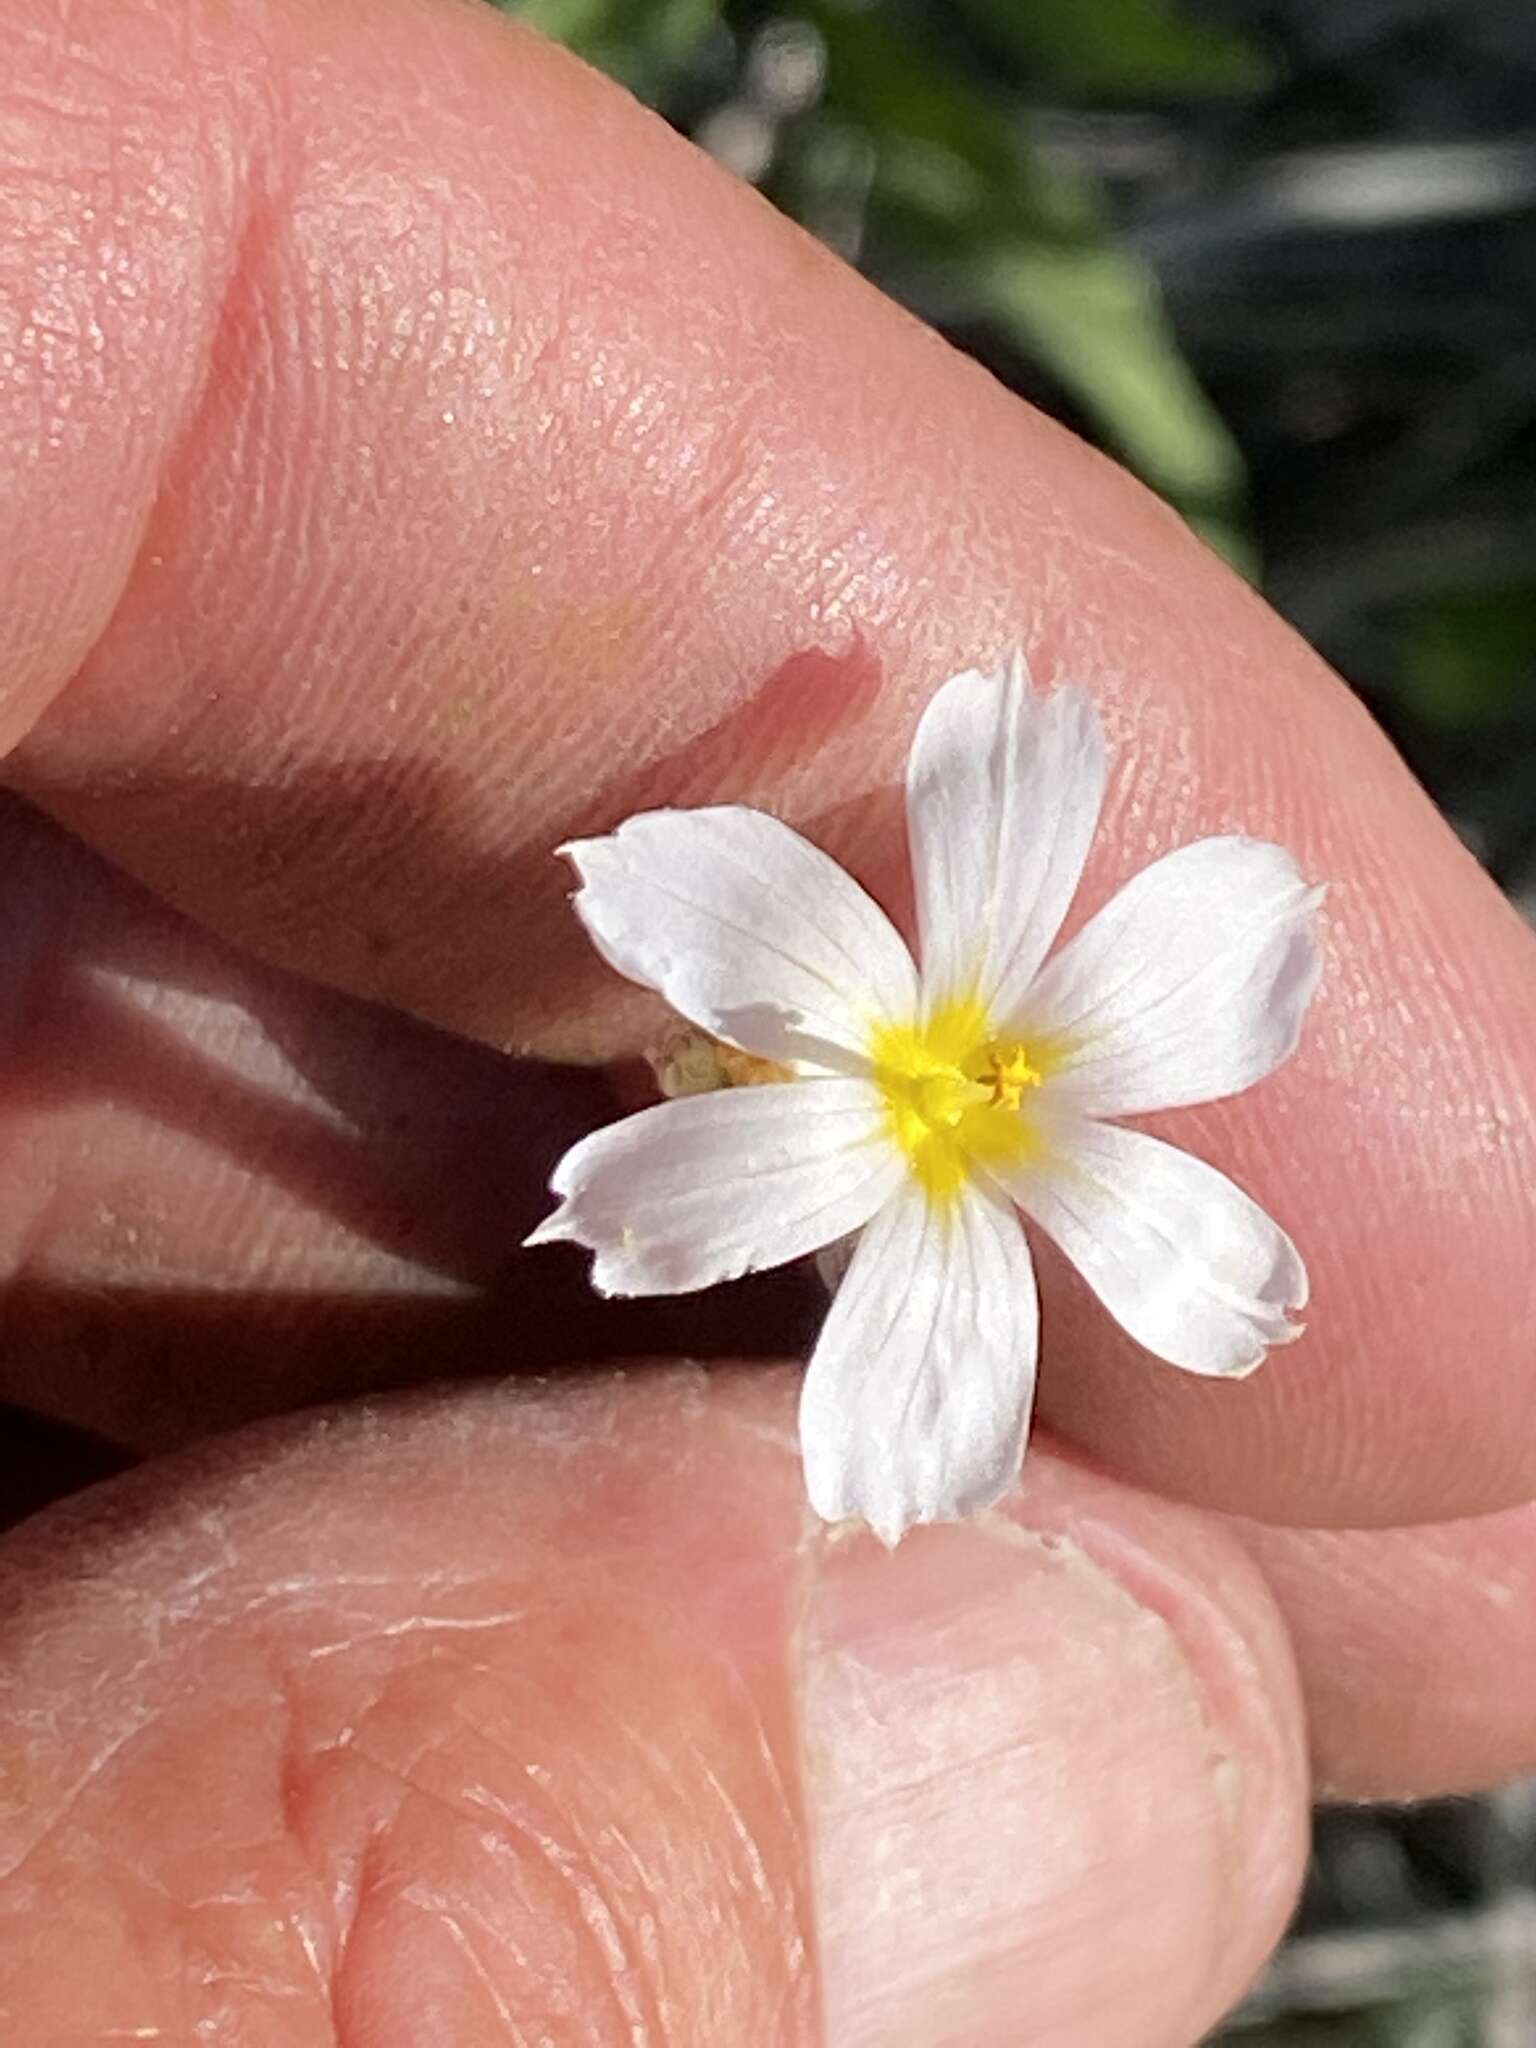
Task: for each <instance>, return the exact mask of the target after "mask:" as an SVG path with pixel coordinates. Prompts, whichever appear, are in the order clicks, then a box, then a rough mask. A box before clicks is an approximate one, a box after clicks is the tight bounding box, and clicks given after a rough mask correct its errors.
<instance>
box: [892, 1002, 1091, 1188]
mask: <svg viewBox="0 0 1536 2048" xmlns="http://www.w3.org/2000/svg"><path fill="white" fill-rule="evenodd" d="M870 1049H871V1055H872V1057H873V1060H874V1067H875V1079H876V1081H877V1082H878V1083H879V1085H880V1090H881V1093H882V1094H883V1095H884V1097H885V1105H886V1113H887V1115H888V1116H889V1118H890V1127H891V1132H892V1135H893V1136H894V1137H895V1139H896V1142H897V1144H898V1145H900V1147H901V1149H902V1151H903V1152H905V1153H906V1155H907V1158H908V1160H909V1161H910V1162H911V1166H912V1171H913V1173H914V1174H916V1176H917V1178H918V1180H919V1181H920V1182H921V1184H922V1185H923V1187H924V1188H925V1189H926V1190H927V1192H928V1194H929V1196H930V1197H931V1198H932V1199H933V1200H934V1201H935V1202H937V1203H940V1204H946V1203H949V1202H952V1201H953V1200H954V1199H955V1197H956V1196H957V1195H958V1194H959V1193H960V1190H961V1189H962V1188H963V1187H964V1186H965V1184H966V1182H967V1180H968V1179H969V1178H970V1176H971V1172H972V1170H973V1168H974V1167H975V1166H978V1165H979V1166H985V1165H988V1164H992V1165H998V1166H1003V1165H1015V1164H1017V1163H1018V1162H1019V1161H1020V1160H1023V1159H1027V1158H1029V1157H1030V1156H1031V1155H1032V1154H1033V1153H1036V1152H1038V1150H1039V1148H1040V1137H1039V1133H1038V1131H1037V1129H1036V1128H1035V1126H1034V1124H1033V1123H1032V1122H1031V1120H1030V1118H1029V1117H1028V1116H1027V1115H1026V1114H1025V1113H1024V1107H1023V1105H1024V1098H1025V1095H1026V1094H1027V1093H1028V1092H1029V1091H1030V1090H1031V1089H1034V1088H1038V1087H1039V1085H1040V1083H1041V1082H1042V1081H1043V1080H1044V1079H1045V1077H1046V1074H1047V1073H1048V1072H1049V1070H1050V1066H1051V1061H1050V1058H1049V1056H1048V1052H1047V1049H1046V1048H1045V1047H1043V1046H1036V1045H1026V1044H1023V1043H1022V1042H1020V1041H1019V1040H1018V1039H1011V1038H1010V1039H999V1038H997V1037H996V1036H995V1035H994V1033H993V1030H992V1024H991V1020H990V1019H989V1018H988V1016H987V1014H986V1012H985V1010H984V1009H983V1008H982V1007H981V1005H980V1004H979V1003H974V1002H958V1003H948V1004H946V1005H945V1006H944V1008H943V1009H941V1010H937V1011H935V1013H934V1015H933V1016H932V1017H930V1018H929V1019H928V1021H927V1022H926V1023H925V1024H883V1025H880V1026H879V1027H878V1028H877V1029H876V1030H875V1031H874V1032H873V1034H872V1037H871V1048H870Z"/></svg>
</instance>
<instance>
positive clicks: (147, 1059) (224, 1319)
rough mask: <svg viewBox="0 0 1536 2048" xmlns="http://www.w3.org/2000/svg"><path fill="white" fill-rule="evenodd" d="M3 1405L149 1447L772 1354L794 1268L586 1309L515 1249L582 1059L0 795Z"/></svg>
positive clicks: (571, 1271) (587, 1099) (605, 1098)
mask: <svg viewBox="0 0 1536 2048" xmlns="http://www.w3.org/2000/svg"><path fill="white" fill-rule="evenodd" d="M0 873H3V875H4V876H5V888H4V893H3V896H0V989H3V991H4V995H3V996H0V1159H3V1160H4V1161H5V1165H6V1170H5V1171H4V1172H3V1173H0V1287H3V1331H4V1342H3V1344H0V1398H8V1399H10V1400H12V1401H15V1402H20V1403H23V1404H25V1405H26V1406H27V1407H29V1408H31V1409H34V1410H36V1411H39V1412H41V1413H44V1414H47V1415H51V1416H54V1417H57V1418H60V1419H62V1420H64V1421H67V1422H70V1423H73V1424H75V1425H77V1426H81V1427H84V1428H87V1429H93V1430H96V1431H100V1432H102V1433H104V1434H105V1435H107V1436H108V1437H110V1438H112V1439H114V1440H115V1441H116V1442H118V1443H119V1444H125V1445H133V1446H135V1447H137V1448H139V1449H141V1450H148V1449H163V1448H165V1447H166V1446H168V1445H172V1444H178V1443H182V1442H185V1441H186V1440H187V1439H188V1438H190V1437H193V1436H196V1435H199V1434H201V1433H202V1432H204V1431H206V1430H209V1429H212V1428H218V1427H220V1426H224V1425H228V1424H230V1423H234V1422H239V1421H245V1420H248V1419H250V1418H252V1417H254V1416H258V1415H267V1414H272V1413H274V1412H276V1411H278V1410H281V1409H284V1408H290V1407H297V1406H302V1405H303V1404H304V1403H306V1402H310V1401H315V1400H320V1399H325V1398H333V1397H335V1396H337V1395H341V1394H346V1393H354V1392H358V1391H361V1390H371V1389H377V1388H380V1387H387V1386H397V1385H402V1384H407V1383H410V1382H412V1381H416V1380H419V1379H421V1378H422V1377H424V1376H429V1377H437V1378H441V1377H447V1376H450V1375H454V1374H465V1373H485V1372H507V1371H523V1372H530V1371H541V1370H542V1371H547V1370H549V1369H551V1368H554V1367H558V1366H560V1365H562V1364H563V1363H565V1362H567V1361H569V1360H572V1359H580V1358H592V1357H601V1356H608V1357H615V1356H621V1355H623V1354H625V1353H627V1352H628V1353H632V1352H635V1351H650V1352H654V1351H656V1350H658V1349H659V1350H663V1351H667V1352H671V1353H682V1354H687V1355H691V1356H700V1357H708V1356H711V1355H715V1354H719V1353H720V1352H722V1351H726V1350H730V1351H734V1352H736V1353H737V1354H740V1353H741V1352H742V1351H743V1350H746V1351H750V1352H753V1353H757V1352H765V1351H778V1352H783V1351H784V1350H786V1349H790V1348H793V1347H795V1346H797V1345H799V1344H801V1343H803V1342H804V1340H805V1337H806V1335H807V1333H808V1332H809V1331H811V1330H812V1329H814V1310H815V1307H816V1305H817V1304H818V1299H819V1293H820V1290H819V1288H818V1286H817V1283H816V1281H815V1280H814V1278H813V1277H812V1276H811V1275H809V1274H807V1273H779V1274H764V1275H762V1276H761V1277H760V1278H759V1279H758V1280H756V1281H755V1282H753V1283H749V1284H747V1285H744V1286H743V1287H741V1288H739V1289H736V1290H734V1291H733V1292H732V1293H730V1294H726V1293H721V1294H717V1295H714V1296H706V1297H699V1298H689V1299H686V1300H680V1301H669V1302H656V1303H649V1304H643V1305H639V1304H637V1305H634V1306H632V1307H630V1308H629V1309H628V1310H627V1311H625V1310H621V1309H620V1308H619V1307H618V1306H617V1305H616V1304H612V1303H604V1302H601V1301H599V1300H598V1299H597V1297H596V1296H595V1295H594V1294H593V1293H592V1291H591V1289H590V1288H589V1287H588V1285H587V1283H586V1277H585V1274H584V1271H583V1269H582V1265H581V1262H580V1261H578V1260H576V1259H574V1258H570V1259H566V1260H535V1259H533V1258H531V1257H529V1256H527V1255H525V1254H521V1253H519V1251H518V1249H517V1247H518V1243H519V1240H520V1239H521V1238H522V1237H523V1236H525V1235H526V1234H527V1232H528V1231H529V1230H530V1229H531V1228H532V1227H533V1225H534V1223H535V1222H536V1221H537V1220H538V1218H539V1217H540V1216H541V1215H542V1213H543V1211H544V1208H545V1206H546V1201H545V1193H544V1190H545V1185H546V1183H547V1181H548V1178H549V1173H550V1169H551V1168H552V1166H553V1165H554V1163H555V1161H556V1160H557V1159H558V1157H559V1156H560V1153H561V1152H562V1151H563V1150H564V1148H565V1147H566V1146H567V1145H568V1144H570V1143H571V1142H572V1141H573V1140H574V1139H575V1138H576V1137H577V1136H579V1135H580V1133H581V1132H582V1131H584V1130H585V1129H587V1128H589V1127H590V1125H591V1124H592V1123H593V1122H597V1121H601V1120H602V1119H604V1118H605V1117H609V1116H611V1115H612V1114H613V1112H614V1098H613V1094H612V1091H611V1090H610V1088H609V1087H608V1086H607V1085H605V1084H604V1083H603V1082H602V1081H601V1080H600V1079H599V1078H598V1077H597V1076H596V1075H595V1074H591V1073H583V1072H577V1071H575V1070H561V1069H556V1068H551V1067H546V1066H542V1065H539V1064H535V1063H532V1062H524V1063H513V1062H511V1061H508V1060H506V1059H503V1058H500V1057H498V1056H497V1055H496V1054H494V1053H492V1052H490V1051H488V1050H487V1049H485V1048H484V1047H480V1046H475V1045H471V1044H469V1043H467V1042H466V1041H464V1040H462V1039H455V1038H451V1037H449V1036H448V1035H447V1034H446V1033H444V1032H440V1031H435V1030H432V1029H430V1028H429V1027H427V1026H424V1025H420V1024H417V1023H414V1022H412V1021H411V1020H410V1019H408V1018H405V1017H402V1016H400V1015H399V1014H398V1013H396V1012H391V1011H387V1010H384V1009H381V1008H380V1007H378V1006H377V1005H373V1004H368V1003H364V1002H361V1001H359V1000H357V999H356V998H353V997H347V996H343V995H339V994H334V993H331V992H329V991H326V990H323V989H319V988H316V987H314V986H312V985H310V984H307V983H302V982H299V981H297V980H296V979H295V978H294V977H292V976H290V975H285V974H283V973H281V972H279V971H277V970H274V969H270V968H265V967H262V966H260V965H258V964H257V963H256V962H254V961H252V960H250V959H248V958H246V957H244V956H241V955H238V954H236V953H234V952H233V951H232V949H230V948H229V947H228V946H225V945H223V944H221V943H220V942H218V941H217V940H214V939H212V938H210V937H209V936H208V935H207V934H206V933H204V932H202V931H199V930H198V929H196V928H195V927H193V926H191V925H189V924H188V923H187V922H186V921H185V920H184V919H183V918H181V917H179V916H177V915H176V914H175V913H174V912H172V911H169V910H167V909H166V908H165V907H164V905H163V904H160V903H158V902H156V901H155V900H154V899H153V898H152V897H150V896H149V895H148V894H147V893H146V892H145V891H144V890H142V889H141V888H139V887H137V886H136V885H134V884H132V883H129V882H128V881H126V880H125V879H124V878H123V877H122V876H121V875H119V874H115V873H114V872H112V871H111V870H110V869H109V868H108V867H107V866H106V865H105V863H103V862H102V861H101V860H100V859H98V858H97V857H96V856H94V855H92V854H89V853H87V852H86V850H85V849H84V848H83V847H82V846H80V845H79V844H78V843H77V842H73V841H71V840H70V839H69V838H68V836H67V835H66V834H65V833H64V832H63V831H62V830H61V829H60V828H59V827H58V826H57V825H54V824H52V823H51V822H50V821H49V820H47V819H46V818H44V817H42V816H41V815H40V814H38V813H37V812H35V811H33V810H31V809H30V808H29V807H28V806H27V805H25V804H24V803H22V802H20V801H19V800H18V799H17V798H15V797H9V796H5V797H0Z"/></svg>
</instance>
